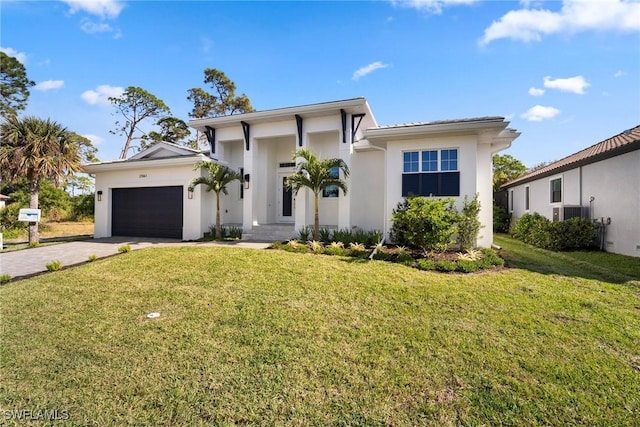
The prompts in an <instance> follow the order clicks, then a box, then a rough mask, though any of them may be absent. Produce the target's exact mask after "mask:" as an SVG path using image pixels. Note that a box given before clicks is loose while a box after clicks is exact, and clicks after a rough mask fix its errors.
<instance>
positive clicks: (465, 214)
mask: <svg viewBox="0 0 640 427" xmlns="http://www.w3.org/2000/svg"><path fill="white" fill-rule="evenodd" d="M479 215H480V201H479V200H478V194H477V193H476V195H475V196H473V199H471V200H469V199H468V198H467V196H466V195H465V196H464V204H463V205H462V213H461V214H460V216H459V218H458V239H457V240H458V244H459V245H460V249H462V250H465V251H466V250H468V249H472V248H474V247H475V246H476V240H477V239H478V234H479V233H480V227H482V224H480V220H479V219H478V216H479Z"/></svg>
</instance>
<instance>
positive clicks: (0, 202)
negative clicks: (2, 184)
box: [0, 194, 10, 209]
mask: <svg viewBox="0 0 640 427" xmlns="http://www.w3.org/2000/svg"><path fill="white" fill-rule="evenodd" d="M9 199H10V197H9V196H5V195H4V194H0V209H2V208H4V207H5V205H6V203H7V202H8V201H9Z"/></svg>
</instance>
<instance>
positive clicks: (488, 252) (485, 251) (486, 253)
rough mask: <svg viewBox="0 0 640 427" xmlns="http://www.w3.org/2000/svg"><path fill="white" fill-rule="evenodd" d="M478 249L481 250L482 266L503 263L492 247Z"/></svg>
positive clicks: (500, 264)
mask: <svg viewBox="0 0 640 427" xmlns="http://www.w3.org/2000/svg"><path fill="white" fill-rule="evenodd" d="M480 251H481V252H482V259H481V260H480V262H481V265H482V268H490V267H492V266H502V265H504V260H503V259H502V258H500V255H498V253H497V252H496V251H494V250H493V249H490V248H482V249H480Z"/></svg>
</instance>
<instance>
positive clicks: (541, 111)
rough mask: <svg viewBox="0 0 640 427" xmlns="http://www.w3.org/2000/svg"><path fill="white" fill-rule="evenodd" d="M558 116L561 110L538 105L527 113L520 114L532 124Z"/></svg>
mask: <svg viewBox="0 0 640 427" xmlns="http://www.w3.org/2000/svg"><path fill="white" fill-rule="evenodd" d="M558 114H560V110H558V109H557V108H554V107H545V106H543V105H536V106H534V107H531V108H529V110H527V112H526V113H522V114H520V117H522V118H523V119H526V120H528V121H530V122H541V121H543V120H548V119H552V118H554V117H555V116H557V115H558Z"/></svg>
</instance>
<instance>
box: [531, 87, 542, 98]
mask: <svg viewBox="0 0 640 427" xmlns="http://www.w3.org/2000/svg"><path fill="white" fill-rule="evenodd" d="M529 95H531V96H542V95H544V89H540V88H537V87H530V88H529Z"/></svg>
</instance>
